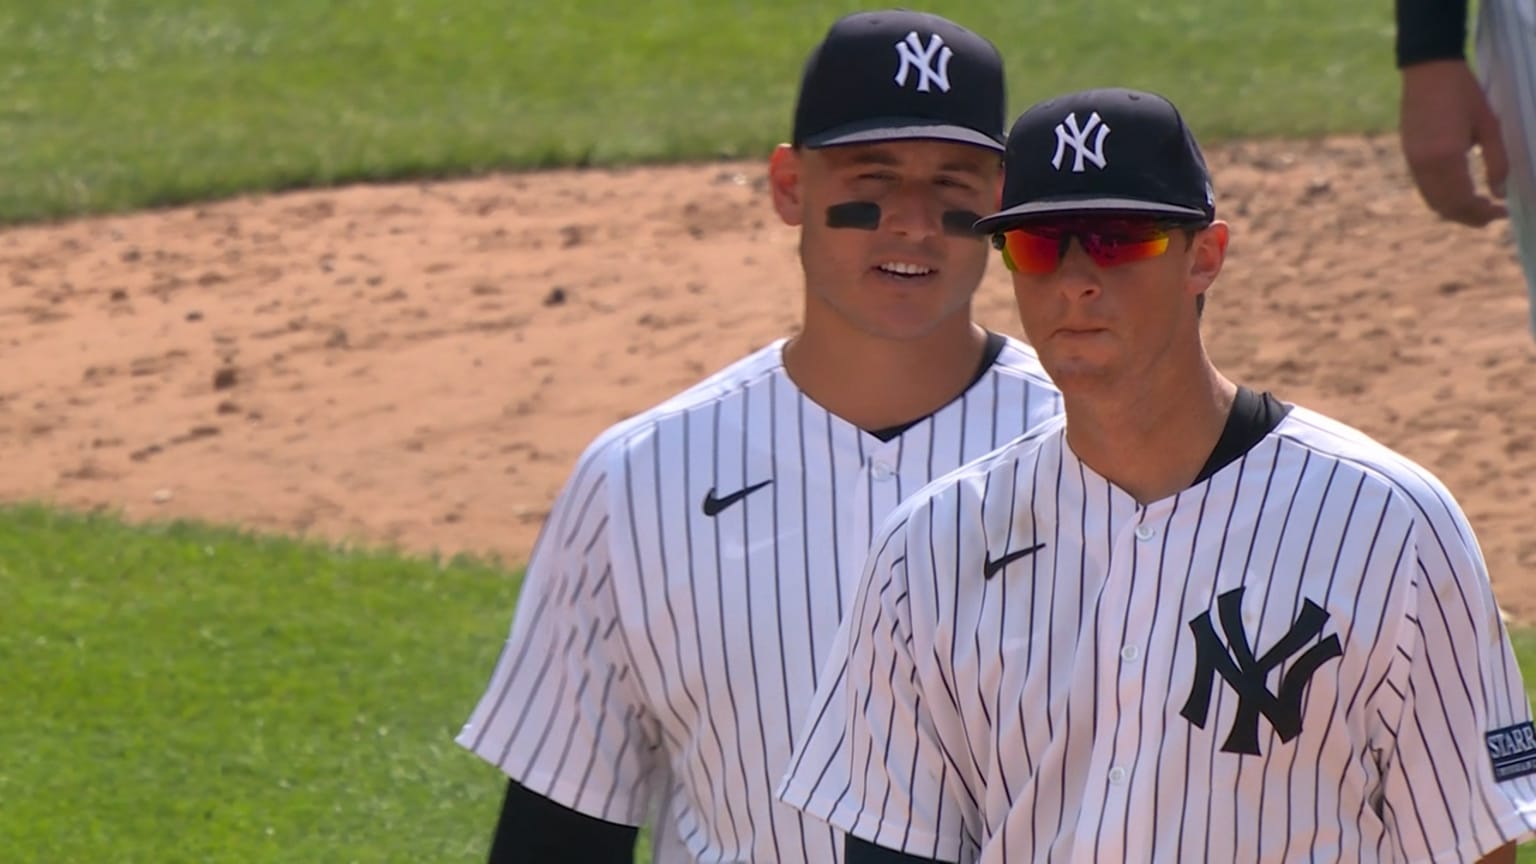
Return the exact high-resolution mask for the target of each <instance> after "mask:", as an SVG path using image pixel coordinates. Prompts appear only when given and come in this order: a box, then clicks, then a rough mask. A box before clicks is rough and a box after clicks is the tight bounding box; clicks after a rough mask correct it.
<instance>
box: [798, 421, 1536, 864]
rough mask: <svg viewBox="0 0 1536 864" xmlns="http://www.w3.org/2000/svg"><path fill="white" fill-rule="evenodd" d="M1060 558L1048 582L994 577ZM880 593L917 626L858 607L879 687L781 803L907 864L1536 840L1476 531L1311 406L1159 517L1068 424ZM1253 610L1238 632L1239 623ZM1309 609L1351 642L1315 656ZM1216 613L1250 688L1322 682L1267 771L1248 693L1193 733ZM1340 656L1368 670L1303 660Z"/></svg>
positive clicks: (914, 523)
mask: <svg viewBox="0 0 1536 864" xmlns="http://www.w3.org/2000/svg"><path fill="white" fill-rule="evenodd" d="M1000 490H1010V494H1009V495H1008V497H1009V500H1008V501H1007V502H1006V503H1005V502H1004V501H1002V500H1000V498H1001V496H1002V495H1003V494H1004V493H1003V492H1002V491H1000ZM1004 513H1006V514H1007V515H1006V518H1004V516H1003V515H1002V514H1004ZM1159 534H1160V535H1161V536H1160V537H1159ZM1036 537H1039V538H1045V540H1046V543H1047V547H1046V548H1044V549H1042V550H1040V552H1039V553H1038V554H1036V555H1033V556H1031V566H1029V567H1023V566H1013V567H1010V568H1009V569H1008V570H1007V571H1005V572H1004V573H1002V574H999V575H998V576H996V577H993V578H992V579H987V578H985V577H984V575H983V573H982V572H981V571H982V569H983V566H984V563H985V562H986V561H987V560H989V559H996V558H998V557H1000V556H1002V555H1004V554H1006V552H1007V550H1010V549H1016V548H1020V545H1021V544H1022V543H1024V542H1030V541H1028V540H1027V539H1026V538H1036ZM1154 540H1155V541H1156V542H1153V541H1154ZM897 562H900V563H899V564H898V563H897ZM863 579H864V580H865V582H864V584H866V585H868V586H870V588H869V589H868V590H871V591H875V590H877V592H878V594H879V596H882V597H899V598H901V602H900V603H889V602H876V603H865V604H863V605H862V606H861V612H862V613H864V614H866V615H867V616H870V618H871V619H872V620H866V621H863V622H862V623H863V626H860V627H859V628H857V629H856V630H850V631H849V635H848V640H849V645H848V647H847V652H848V653H849V655H850V656H853V657H857V658H859V663H858V664H856V665H853V666H850V667H848V672H849V674H848V675H846V676H845V677H843V678H840V679H839V680H838V681H836V682H835V683H833V684H832V685H831V686H824V687H823V688H821V690H820V691H819V692H818V697H817V702H818V704H837V703H839V702H841V701H842V700H844V699H845V698H847V699H852V700H854V702H855V704H857V705H859V706H861V708H860V710H856V711H854V712H851V713H850V714H849V715H847V716H846V717H840V716H838V715H837V713H836V712H833V711H828V712H826V713H822V714H816V715H815V717H816V720H815V722H812V723H810V724H808V730H807V733H806V736H805V738H804V740H803V741H802V742H801V744H800V747H799V750H800V753H801V754H802V755H804V754H812V755H809V756H807V758H804V759H802V760H800V761H799V762H796V763H794V765H793V767H792V769H791V771H790V775H789V777H788V779H787V780H786V782H785V784H784V786H783V790H782V792H783V795H784V800H786V801H789V802H791V803H793V804H795V805H796V806H798V807H801V808H802V809H804V810H805V811H806V812H809V813H811V814H813V815H816V816H818V817H820V818H824V819H827V820H828V821H829V822H831V824H834V825H838V826H841V827H845V828H847V827H850V826H852V827H853V828H854V829H855V831H856V833H859V835H860V836H862V837H865V838H866V839H869V840H872V841H873V842H876V843H878V844H880V845H885V846H891V847H893V848H899V849H903V850H905V851H908V852H910V853H913V854H924V855H927V854H932V852H933V850H935V849H938V850H941V851H952V852H953V854H952V855H951V856H949V857H947V858H945V859H944V860H973V859H974V860H979V861H982V862H988V864H992V862H1004V861H1008V862H1012V861H1042V862H1043V861H1053V860H1079V859H1081V860H1098V859H1103V860H1121V859H1125V860H1154V859H1155V860H1218V859H1219V860H1244V861H1247V860H1265V861H1310V860H1358V861H1378V860H1397V859H1399V858H1407V859H1417V858H1426V859H1427V858H1428V857H1429V856H1431V855H1432V854H1445V853H1446V851H1447V850H1455V852H1454V854H1455V855H1456V856H1457V857H1458V859H1472V858H1476V857H1478V856H1479V855H1481V854H1483V853H1486V852H1487V851H1490V850H1492V849H1493V848H1496V847H1497V846H1499V845H1501V844H1502V843H1503V842H1505V841H1507V840H1511V839H1515V838H1516V837H1517V836H1518V835H1519V834H1520V833H1521V831H1525V832H1531V831H1536V782H1531V781H1515V782H1506V783H1502V784H1500V783H1494V782H1493V780H1492V770H1491V765H1490V763H1489V761H1488V760H1489V757H1488V754H1487V752H1486V748H1485V747H1484V745H1483V735H1482V733H1483V732H1484V731H1487V730H1490V729H1494V728H1500V727H1503V726H1508V725H1513V724H1514V723H1517V722H1522V721H1525V720H1527V719H1528V718H1529V717H1530V711H1529V706H1528V704H1527V703H1526V700H1525V698H1524V695H1523V689H1522V683H1521V681H1520V676H1519V672H1518V668H1517V667H1515V666H1514V665H1513V662H1512V659H1511V653H1510V649H1509V646H1508V643H1507V640H1506V634H1505V633H1504V631H1503V628H1502V626H1501V625H1500V624H1499V623H1498V622H1499V619H1498V616H1497V614H1496V612H1495V611H1494V610H1493V608H1492V594H1491V590H1490V589H1489V588H1488V584H1487V574H1486V572H1485V571H1484V569H1483V565H1482V561H1481V557H1480V555H1479V554H1478V552H1477V549H1476V540H1475V538H1474V537H1473V534H1472V531H1471V528H1470V527H1469V526H1468V525H1467V523H1466V520H1465V517H1464V516H1463V515H1462V513H1461V511H1460V508H1459V507H1458V506H1457V505H1456V503H1455V501H1454V500H1453V499H1452V498H1451V497H1450V495H1449V493H1447V492H1446V491H1445V490H1444V488H1443V486H1441V485H1440V484H1439V482H1438V481H1437V480H1435V479H1434V478H1433V477H1432V476H1431V475H1429V474H1428V473H1427V472H1425V471H1424V470H1423V469H1422V468H1421V467H1419V466H1417V465H1414V464H1413V463H1411V462H1409V461H1408V460H1406V459H1403V458H1402V457H1401V456H1399V455H1397V454H1394V453H1392V452H1391V451H1388V450H1385V449H1384V448H1381V447H1380V446H1379V445H1377V444H1375V443H1374V442H1371V441H1369V440H1368V439H1366V438H1365V437H1364V436H1362V435H1360V434H1359V433H1357V432H1355V431H1354V430H1350V429H1348V428H1347V427H1342V426H1340V425H1338V424H1336V423H1333V422H1332V421H1329V420H1326V419H1324V418H1321V417H1320V416H1318V415H1315V414H1313V413H1311V412H1308V411H1306V410H1305V409H1296V410H1295V411H1293V412H1292V413H1291V415H1290V416H1289V417H1288V418H1287V419H1286V420H1284V421H1283V422H1282V423H1281V424H1280V426H1279V427H1278V428H1277V429H1276V430H1275V431H1274V432H1272V433H1271V434H1270V435H1269V436H1268V437H1267V438H1266V439H1265V440H1264V441H1263V442H1261V443H1260V444H1259V445H1258V446H1256V447H1254V448H1253V449H1252V450H1250V451H1249V452H1248V453H1247V454H1245V455H1244V456H1243V457H1242V458H1240V459H1238V460H1236V461H1234V462H1233V463H1231V464H1229V465H1228V466H1227V467H1225V468H1223V469H1222V470H1220V471H1218V472H1217V473H1216V474H1215V475H1214V476H1212V477H1210V478H1209V479H1207V480H1205V481H1203V482H1202V483H1200V484H1196V486H1194V487H1192V488H1191V489H1190V490H1188V491H1186V492H1182V493H1179V494H1178V495H1174V496H1170V497H1169V498H1167V499H1164V500H1162V501H1155V502H1151V503H1149V504H1146V505H1144V506H1143V505H1139V504H1137V503H1136V502H1134V501H1132V500H1131V499H1130V498H1129V496H1126V495H1125V494H1124V493H1123V492H1121V491H1120V490H1117V489H1115V488H1114V487H1113V486H1112V485H1111V484H1109V483H1107V481H1104V480H1103V478H1101V477H1099V476H1098V475H1096V474H1095V473H1094V472H1092V470H1091V469H1089V468H1088V467H1087V466H1085V465H1084V464H1083V463H1081V462H1080V461H1079V460H1077V459H1076V458H1075V457H1074V456H1073V455H1072V454H1071V452H1070V449H1069V448H1068V447H1067V446H1066V443H1065V435H1064V427H1063V425H1062V424H1061V423H1060V422H1053V423H1050V424H1047V425H1046V426H1045V427H1043V428H1042V429H1041V430H1040V431H1038V432H1037V433H1035V434H1032V435H1029V436H1026V437H1025V438H1023V439H1021V440H1020V441H1018V442H1016V443H1014V444H1012V445H1009V446H1008V447H1007V448H1004V449H1003V450H1001V451H998V452H996V453H994V454H992V455H990V456H988V457H987V458H986V459H983V460H981V461H978V462H974V463H971V464H970V465H968V466H966V468H964V469H963V470H962V471H960V472H957V473H955V474H952V475H950V476H949V477H948V478H946V479H945V480H944V481H943V482H941V483H939V484H935V485H933V486H929V487H928V488H926V489H925V490H924V491H922V492H921V493H918V494H917V495H916V496H915V497H914V498H912V499H910V500H908V501H907V502H905V503H904V504H902V505H901V506H900V507H899V508H897V511H896V512H895V514H893V517H892V518H891V519H890V520H888V521H887V523H886V527H885V531H884V533H882V542H881V543H880V544H879V546H878V547H877V550H876V551H875V552H874V553H873V555H872V557H871V559H870V561H869V563H868V565H867V566H866V569H865V573H864V576H863ZM1021 579H1024V580H1027V581H1028V582H1029V585H1028V586H1027V588H1026V586H1025V585H1023V584H1019V580H1021ZM998 580H1002V581H1001V584H999V583H998ZM1239 588H1243V589H1246V593H1244V594H1241V595H1237V594H1233V593H1232V592H1234V591H1235V590H1236V589H1239ZM860 591H861V594H863V593H865V591H866V589H865V588H861V589H860ZM1229 594H1231V596H1232V597H1239V596H1240V597H1241V614H1240V616H1239V617H1238V618H1237V619H1232V618H1229V617H1228V616H1227V615H1226V614H1225V613H1223V614H1222V615H1221V616H1219V617H1218V616H1217V615H1216V614H1215V611H1216V607H1217V605H1218V598H1224V599H1222V600H1221V601H1220V602H1221V603H1226V602H1227V600H1230V599H1231V597H1229V596H1228V595H1229ZM1074 604H1075V605H1076V607H1077V611H1076V614H1075V615H1074V614H1073V611H1072V606H1073V605H1074ZM1308 604H1315V605H1316V606H1317V607H1318V608H1320V609H1321V610H1322V611H1323V613H1324V615H1325V616H1326V618H1325V620H1324V623H1323V626H1322V630H1321V632H1319V633H1317V634H1316V635H1310V636H1309V635H1307V634H1308V633H1310V632H1311V631H1298V630H1296V629H1295V628H1296V627H1297V625H1298V623H1299V622H1300V621H1301V620H1302V618H1301V617H1300V616H1301V612H1302V610H1303V608H1305V607H1307V606H1308ZM1206 614H1209V620H1210V621H1211V622H1212V626H1214V627H1215V632H1216V633H1217V634H1218V639H1220V640H1221V641H1222V642H1223V643H1225V644H1226V645H1227V650H1228V651H1233V652H1236V657H1237V658H1238V659H1237V662H1238V663H1240V664H1251V663H1260V662H1267V661H1265V660H1263V659H1262V658H1266V657H1274V658H1280V657H1286V658H1287V659H1285V660H1284V661H1283V662H1281V663H1279V665H1277V666H1275V667H1274V668H1272V669H1271V670H1270V671H1269V672H1268V674H1267V676H1266V678H1265V679H1264V681H1263V682H1262V686H1263V687H1264V688H1265V689H1267V690H1269V692H1270V693H1271V694H1279V693H1281V688H1282V682H1291V681H1294V680H1295V678H1294V676H1293V675H1292V672H1293V671H1294V670H1295V669H1298V668H1301V667H1302V666H1303V665H1305V666H1306V668H1308V669H1315V670H1316V672H1315V674H1314V673H1308V674H1310V677H1309V678H1307V679H1305V681H1306V684H1305V687H1304V688H1302V689H1301V690H1299V691H1298V694H1299V695H1298V698H1297V700H1296V703H1295V704H1296V711H1297V712H1298V713H1297V716H1298V718H1299V721H1300V730H1299V732H1298V733H1297V734H1296V737H1295V738H1293V739H1290V740H1283V739H1282V738H1281V733H1280V728H1281V727H1279V726H1277V725H1276V723H1277V722H1279V721H1278V719H1271V716H1270V715H1269V714H1267V713H1256V714H1254V715H1250V716H1253V717H1255V720H1253V721H1248V722H1256V723H1257V727H1256V731H1257V733H1258V738H1257V749H1258V752H1257V754H1252V753H1245V752H1233V751H1232V750H1230V749H1228V748H1227V743H1226V742H1227V741H1228V736H1229V734H1231V733H1233V732H1235V731H1238V729H1237V726H1236V724H1238V723H1239V720H1240V717H1241V716H1242V713H1243V712H1245V711H1247V710H1249V708H1248V705H1247V704H1246V703H1247V701H1248V699H1249V697H1247V696H1243V697H1239V695H1238V691H1237V690H1235V689H1234V687H1233V685H1232V684H1229V683H1228V682H1227V680H1226V678H1225V677H1224V676H1225V675H1226V674H1227V673H1222V674H1220V675H1218V674H1216V673H1214V672H1213V673H1211V675H1212V677H1211V679H1210V680H1211V682H1212V683H1211V685H1210V686H1211V693H1210V698H1209V700H1208V703H1207V704H1206V707H1205V710H1206V713H1205V718H1204V721H1203V725H1200V726H1196V725H1195V724H1194V723H1193V722H1191V721H1190V720H1187V719H1185V717H1184V716H1183V714H1182V713H1181V712H1186V711H1187V710H1188V709H1186V708H1185V707H1184V704H1185V701H1186V697H1189V696H1193V695H1194V694H1195V693H1196V692H1198V691H1196V690H1195V688H1196V686H1197V683H1198V681H1199V680H1200V679H1198V678H1197V677H1196V674H1195V672H1196V666H1197V659H1198V658H1199V657H1200V656H1202V655H1200V654H1198V653H1197V652H1196V651H1194V650H1191V649H1192V647H1193V644H1194V643H1193V642H1192V641H1191V640H1192V639H1193V636H1192V635H1191V634H1193V633H1194V632H1195V631H1194V630H1193V629H1192V628H1191V626H1190V624H1191V622H1192V621H1195V620H1196V619H1197V618H1200V617H1201V616H1202V615H1206ZM1042 622H1049V625H1048V626H1042ZM1238 628H1240V629H1241V632H1238ZM1298 633H1300V634H1301V635H1299V636H1298V635H1297V634H1298ZM893 634H901V635H900V637H899V638H898V637H896V636H894V635H893ZM1330 639H1337V640H1338V643H1339V645H1340V646H1341V647H1342V653H1341V654H1338V655H1337V656H1329V657H1328V659H1324V660H1322V661H1321V662H1320V663H1319V662H1318V661H1317V660H1315V659H1310V658H1308V657H1306V656H1305V655H1306V654H1307V653H1308V652H1309V651H1311V650H1313V649H1316V648H1319V647H1321V646H1322V645H1323V644H1324V643H1325V642H1327V641H1328V640H1330ZM1240 640H1241V641H1240ZM1186 642H1188V643H1189V645H1190V647H1189V648H1186V647H1185V643H1186ZM1243 644H1246V645H1247V646H1248V649H1251V653H1243V652H1242V651H1241V650H1239V649H1238V648H1234V647H1233V646H1241V645H1243ZM1129 645H1136V646H1138V647H1139V649H1140V652H1141V654H1142V655H1144V659H1142V660H1141V662H1135V661H1134V660H1133V659H1132V656H1133V655H1128V654H1123V653H1122V650H1121V649H1122V646H1129ZM994 646H996V647H994ZM1025 646H1027V647H1025ZM1277 646H1279V647H1277ZM1037 649H1038V651H1037ZM1292 650H1294V653H1292V654H1289V655H1287V654H1285V652H1286V651H1292ZM1036 657H1043V658H1044V662H1037V661H1036V659H1035V658H1036ZM893 658H909V659H908V660H903V661H902V663H901V664H900V665H891V664H892V662H893ZM910 658H916V660H917V661H918V662H916V663H915V664H913V663H912V662H910ZM1244 658H1246V659H1244ZM875 670H879V671H878V674H876V671H875ZM845 694H846V695H845ZM1190 704H1191V705H1197V704H1198V702H1197V701H1196V700H1193V699H1191V700H1190ZM1284 705H1285V703H1284V702H1283V700H1281V701H1277V702H1276V707H1277V708H1280V709H1282V710H1283V709H1284ZM1003 706H1008V707H1007V710H1006V711H1005V710H1003ZM1266 710H1267V709H1266ZM1196 716H1198V711H1197V712H1196ZM1279 716H1280V715H1278V714H1277V715H1275V718H1279ZM898 717H899V718H902V719H901V720H900V721H899V722H896V721H895V719H894V718H898ZM839 721H841V722H839ZM1288 734H1289V733H1288ZM903 741H904V742H905V747H902V746H899V744H900V743H901V742H903ZM874 742H880V745H881V746H880V747H879V748H874V747H871V746H870V745H871V744H873V743H874ZM843 752H851V753H853V754H856V755H857V756H858V757H860V758H861V760H863V762H862V763H861V764H860V766H859V767H860V774H859V777H858V779H857V782H856V783H853V784H846V783H840V782H839V781H838V779H837V778H838V777H839V775H840V772H845V771H846V768H844V767H843V766H844V765H846V764H847V763H846V761H845V759H844V757H843V756H842V755H841V754H842V753H843ZM866 757H869V758H866ZM924 766H926V767H924ZM802 777H803V778H806V781H813V782H803V781H802ZM918 777H929V778H944V782H942V783H939V782H930V783H927V784H923V783H919V782H917V780H916V778H918ZM829 787H836V788H840V789H843V790H846V792H847V794H842V795H839V796H836V797H833V796H829V795H826V794H823V792H822V790H824V789H827V788H829ZM898 790H899V791H898ZM1175 795H1177V796H1179V797H1177V798H1175V797H1173V796H1175ZM1219 799H1224V800H1219ZM898 800H905V801H907V802H908V804H909V806H908V807H907V808H906V810H905V811H901V810H899V809H898V808H896V807H895V803H896V802H897V801H898ZM1178 801H1182V802H1183V803H1182V804H1178V803H1175V802H1178ZM1228 802H1230V804H1229V803H1228ZM1468 803H1470V805H1471V806H1467V805H1468ZM1170 805H1172V806H1173V807H1175V808H1176V809H1177V810H1178V818H1170V817H1168V816H1166V815H1165V808H1167V807H1168V806H1170ZM903 812H904V813H905V815H906V821H905V822H902V821H900V820H897V821H892V820H893V816H896V815H901V814H902V813H903ZM952 813H953V814H957V815H956V816H955V817H952V816H951V815H950V814H952ZM1521 824H1523V825H1524V826H1525V827H1524V828H1523V829H1521V828H1519V827H1517V826H1519V825H1521Z"/></svg>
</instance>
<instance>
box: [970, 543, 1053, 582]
mask: <svg viewBox="0 0 1536 864" xmlns="http://www.w3.org/2000/svg"><path fill="white" fill-rule="evenodd" d="M1044 548H1045V544H1044V543H1036V544H1035V545H1033V546H1031V547H1029V548H1028V549H1020V550H1018V551H1016V552H1009V553H1008V554H1007V555H1004V556H1003V557H1001V558H999V559H997V560H996V561H994V560H992V559H991V558H988V559H987V563H985V564H983V565H982V568H981V575H983V576H985V577H986V578H988V579H991V578H992V577H993V576H996V575H997V574H998V573H999V572H1001V571H1002V569H1003V568H1004V567H1007V566H1008V565H1009V564H1012V563H1013V562H1015V561H1017V560H1019V559H1020V558H1023V557H1024V556H1025V555H1033V554H1035V553H1036V552H1038V551H1040V550H1041V549H1044Z"/></svg>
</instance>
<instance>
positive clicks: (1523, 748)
mask: <svg viewBox="0 0 1536 864" xmlns="http://www.w3.org/2000/svg"><path fill="white" fill-rule="evenodd" d="M1483 737H1484V738H1485V739H1487V741H1488V755H1489V756H1490V757H1492V759H1493V779H1494V780H1497V781H1499V782H1500V783H1502V782H1504V781H1505V780H1513V779H1515V778H1516V777H1525V776H1528V775H1531V774H1536V724H1532V723H1528V722H1527V723H1517V724H1515V725H1514V726H1505V727H1504V728H1503V729H1495V730H1493V731H1492V732H1489V733H1488V734H1486V735H1484V736H1483Z"/></svg>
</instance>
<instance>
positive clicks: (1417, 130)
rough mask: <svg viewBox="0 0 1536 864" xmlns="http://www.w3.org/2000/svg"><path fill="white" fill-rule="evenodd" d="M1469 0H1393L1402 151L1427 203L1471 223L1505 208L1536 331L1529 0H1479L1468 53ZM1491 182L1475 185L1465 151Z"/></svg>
mask: <svg viewBox="0 0 1536 864" xmlns="http://www.w3.org/2000/svg"><path fill="white" fill-rule="evenodd" d="M1466 39H1467V0H1397V45H1396V50H1397V66H1398V69H1399V70H1400V71H1401V75H1402V110H1401V116H1400V118H1399V120H1400V126H1401V132H1402V146H1403V155H1404V156H1405V158H1406V159H1407V162H1408V168H1409V170H1410V172H1411V173H1412V174H1413V179H1414V182H1415V184H1416V185H1417V186H1418V189H1419V192H1420V194H1421V195H1423V197H1424V200H1425V201H1426V202H1427V203H1428V204H1429V206H1430V207H1431V208H1432V209H1434V211H1435V212H1437V213H1439V214H1440V215H1441V216H1444V217H1445V218H1447V219H1451V220H1453V221H1456V222H1461V223H1463V224H1466V225H1471V226H1474V227H1481V226H1483V225H1486V224H1488V223H1489V222H1491V221H1493V220H1495V219H1499V218H1502V217H1504V216H1505V215H1508V216H1509V217H1510V223H1511V227H1512V228H1513V229H1514V236H1515V242H1516V246H1517V248H1518V249H1519V255H1520V260H1521V262H1522V264H1523V266H1524V270H1525V280H1526V287H1527V291H1528V293H1529V296H1530V300H1531V308H1532V310H1533V314H1532V316H1531V319H1530V320H1531V325H1532V328H1533V333H1536V0H1482V2H1481V3H1479V4H1478V19H1477V58H1478V64H1477V65H1478V70H1479V72H1480V73H1481V77H1482V80H1481V82H1479V80H1478V77H1477V76H1476V75H1474V74H1473V72H1472V70H1471V68H1470V67H1469V66H1468V64H1467V59H1466V48H1465V46H1466ZM1473 145H1477V146H1478V147H1479V148H1480V149H1481V150H1482V154H1483V163H1484V167H1485V169H1486V172H1487V181H1488V186H1489V188H1490V190H1491V191H1492V192H1493V193H1494V194H1495V195H1497V196H1498V197H1500V198H1502V199H1503V203H1500V202H1499V201H1496V200H1494V199H1492V198H1490V197H1488V196H1485V195H1481V194H1479V193H1478V192H1477V190H1476V189H1475V188H1474V186H1473V183H1472V175H1471V172H1470V170H1469V167H1468V164H1467V151H1468V149H1469V148H1470V147H1472V146H1473Z"/></svg>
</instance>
